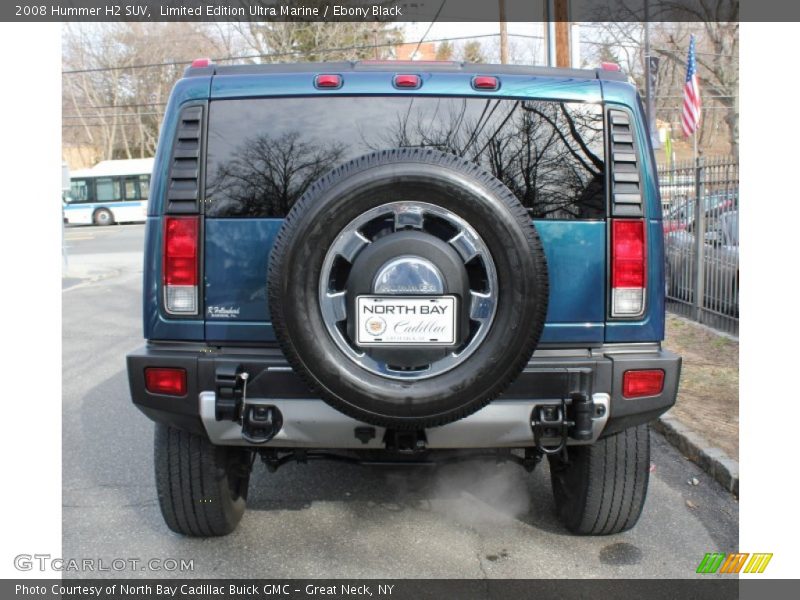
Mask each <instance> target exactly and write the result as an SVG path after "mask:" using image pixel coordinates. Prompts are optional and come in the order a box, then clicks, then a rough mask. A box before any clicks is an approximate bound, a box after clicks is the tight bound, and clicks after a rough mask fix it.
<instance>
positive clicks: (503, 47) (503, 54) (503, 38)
mask: <svg viewBox="0 0 800 600" xmlns="http://www.w3.org/2000/svg"><path fill="white" fill-rule="evenodd" d="M498 1H499V3H500V4H499V6H498V9H499V11H500V64H503V65H505V64H508V26H507V23H506V0H498Z"/></svg>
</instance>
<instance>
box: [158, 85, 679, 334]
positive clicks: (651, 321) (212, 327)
mask: <svg viewBox="0 0 800 600" xmlns="http://www.w3.org/2000/svg"><path fill="white" fill-rule="evenodd" d="M393 74H394V71H391V70H387V71H385V72H378V71H354V72H348V73H345V74H343V77H344V79H345V84H346V85H345V86H344V87H343V88H342V89H340V90H324V91H321V90H316V89H315V88H314V87H313V79H314V73H311V72H300V73H270V74H260V75H247V74H227V75H217V76H214V77H213V78H212V77H211V76H205V75H203V76H193V77H187V78H184V79H182V80H180V81H179V82H178V83H177V85H176V86H175V88H174V90H173V92H172V95H171V97H170V100H169V104H168V106H167V109H166V113H165V119H164V123H163V125H162V129H161V135H160V139H159V144H158V151H157V153H156V159H155V167H154V171H153V177H152V180H151V196H150V197H151V201H150V203H149V208H148V213H149V216H148V220H147V225H146V248H147V250H146V254H145V261H146V262H145V268H144V335H145V337H146V338H147V339H151V340H186V341H190V340H191V341H202V340H206V341H209V342H211V343H226V342H250V343H267V342H272V341H274V339H275V337H274V333H273V331H272V326H271V324H270V322H269V312H268V303H267V298H266V285H267V266H268V258H269V253H270V249H271V248H272V245H273V243H274V241H275V237H276V235H277V233H278V230H279V228H280V225H281V222H282V221H281V220H280V219H269V218H261V219H259V218H251V219H246V218H243V219H236V218H230V219H212V218H207V219H204V225H203V240H204V242H203V244H204V246H203V248H204V250H203V252H204V255H203V286H202V290H201V293H200V303H201V309H202V310H203V316H202V317H201V318H192V319H178V318H166V317H165V315H164V314H163V313H162V312H161V309H160V305H161V302H160V297H159V294H160V293H161V292H160V290H161V288H160V284H159V282H160V280H161V267H162V266H161V252H160V248H161V245H162V221H161V218H160V217H159V215H161V214H163V211H164V202H165V198H166V195H167V194H166V192H167V184H168V178H167V176H168V170H169V162H170V153H171V149H172V139H173V138H174V135H175V131H176V128H177V125H178V115H179V113H180V108H181V107H182V106H184V105H186V104H187V103H192V104H207V103H208V102H209V100H211V101H213V100H221V99H226V98H244V97H270V96H275V97H277V96H284V97H286V96H311V95H326V94H328V95H430V96H466V97H486V96H488V95H490V94H487V93H486V92H478V91H476V90H473V89H472V87H471V85H470V79H471V78H470V77H469V76H468V75H466V74H464V73H457V72H456V73H446V72H432V73H422V74H421V76H422V79H423V85H422V88H421V89H420V90H414V91H413V92H409V91H404V90H397V89H395V88H394V87H393V86H392V85H391V79H392V76H393ZM501 82H502V86H501V89H500V91H498V92H496V93H494V94H491V95H494V96H497V97H505V98H537V99H553V100H571V101H584V102H605V103H606V104H607V105H608V106H613V105H615V104H616V105H618V106H622V107H626V108H628V109H629V110H631V111H633V113H634V115H635V117H636V118H635V121H636V122H637V123H638V124H639V125H638V126H637V128H636V135H637V142H638V146H639V148H642V149H644V151H643V152H641V157H640V158H641V161H642V164H641V172H642V173H644V174H645V175H646V176H645V179H644V182H643V183H644V188H643V190H642V191H643V194H644V197H645V214H646V218H647V223H648V227H647V253H648V257H649V260H648V271H647V291H646V298H647V308H646V312H645V315H644V316H643V317H642V318H641V319H636V320H629V321H613V320H610V319H609V318H608V316H607V315H608V306H607V305H608V290H607V285H606V282H607V279H608V272H607V268H606V253H607V248H608V223H607V222H606V221H577V220H576V221H557V220H538V221H536V222H535V224H536V227H537V229H538V231H539V235H540V236H541V239H542V243H543V245H544V249H545V253H546V255H547V261H548V266H549V272H550V304H549V309H548V314H547V321H546V325H545V329H544V333H543V337H542V340H541V341H542V342H543V343H557V344H564V345H570V344H576V345H580V344H600V343H603V342H652V341H659V340H661V339H663V336H664V289H663V286H664V273H663V269H664V260H663V256H664V250H663V230H662V223H661V205H660V200H659V195H658V182H657V180H656V175H655V172H656V168H655V160H654V157H653V154H652V150H651V149H650V144H649V141H648V139H647V133H646V130H645V128H644V127H642V126H641V124H642V123H644V122H645V120H644V117H643V112H642V109H641V104H640V102H639V99H638V96H637V95H636V92H635V90H634V88H633V87H632V86H630V85H628V84H625V83H622V82H615V81H601V80H592V79H573V78H570V77H560V76H554V77H539V76H529V75H504V76H503V77H502V78H501ZM212 313H213V314H212Z"/></svg>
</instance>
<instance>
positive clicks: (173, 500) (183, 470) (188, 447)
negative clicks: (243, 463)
mask: <svg viewBox="0 0 800 600" xmlns="http://www.w3.org/2000/svg"><path fill="white" fill-rule="evenodd" d="M154 447H155V461H154V462H155V474H156V490H157V492H158V501H159V506H160V508H161V514H162V515H163V517H164V521H165V522H166V524H167V526H168V527H169V528H170V529H171V530H172V531H174V532H176V533H180V534H183V535H187V536H191V537H210V536H220V535H226V534H228V533H230V532H232V531H233V530H234V529H235V528H236V525H237V524H238V523H239V520H240V519H241V517H242V514H243V513H244V502H245V499H246V482H245V484H244V485H243V496H242V498H238V499H234V498H232V496H231V493H230V490H229V477H231V475H230V474H229V473H228V472H227V470H226V467H227V466H228V455H229V453H230V452H241V450H238V449H229V448H224V447H219V446H214V445H213V444H211V442H210V441H209V440H208V439H207V438H205V437H203V436H199V435H195V434H192V433H189V432H186V431H182V430H179V429H174V428H172V427H168V426H166V425H162V424H157V425H156V430H155V444H154Z"/></svg>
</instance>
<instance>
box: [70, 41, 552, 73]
mask: <svg viewBox="0 0 800 600" xmlns="http://www.w3.org/2000/svg"><path fill="white" fill-rule="evenodd" d="M498 35H500V34H499V33H486V34H481V35H462V36H455V37H447V38H438V39H434V40H429V41H430V42H455V41H460V40H470V39H477V38H489V37H497V36H498ZM517 37H541V36H521V35H520V36H517ZM419 41H420V42H421V41H422V40H419ZM402 43H405V44H413V43H415V42H413V41H412V42H402ZM400 44H401V43H399V42H398V43H384V44H362V45H358V46H342V47H338V48H321V49H315V50H314V52H315V53H316V54H329V53H331V52H345V51H348V50H371V49H375V48H392V47H395V46H398V45H400ZM302 54H307V52H306V51H305V50H289V51H286V52H269V53H265V54H245V55H241V56H223V57H216V58H212V60H213V61H215V62H223V61H232V60H252V59H255V58H274V57H281V56H298V55H302ZM191 64H192V61H191V60H187V61H170V62H160V63H149V64H141V65H124V66H114V67H97V68H92V69H72V70H68V71H61V74H62V75H75V74H79V73H100V72H104V71H121V70H125V69H150V68H156V67H177V66H184V65H191Z"/></svg>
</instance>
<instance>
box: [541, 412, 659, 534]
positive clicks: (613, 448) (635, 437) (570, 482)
mask: <svg viewBox="0 0 800 600" xmlns="http://www.w3.org/2000/svg"><path fill="white" fill-rule="evenodd" d="M550 469H551V477H552V483H553V493H554V496H555V499H556V510H557V512H558V515H559V517H560V518H561V520H562V521H563V522H564V524H565V525H566V526H567V528H568V529H569V530H570V531H572V532H573V533H577V534H581V535H610V534H614V533H620V532H622V531H626V530H628V529H630V528H631V527H633V526H634V525H635V524H636V522H637V521H638V519H639V516H640V515H641V512H642V508H643V506H644V500H645V496H646V494H647V484H648V480H649V473H650V432H649V429H648V428H647V426H646V425H642V426H639V427H633V428H630V429H626V430H625V431H622V432H620V433H617V434H615V435H612V436H609V437H607V438H603V439H601V440H599V441H597V442H595V443H594V444H592V445H591V446H577V447H572V448H570V450H569V462H568V463H564V462H562V461H561V460H560V459H559V458H552V457H551V459H550Z"/></svg>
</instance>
